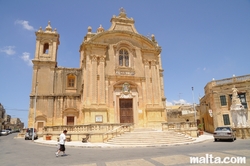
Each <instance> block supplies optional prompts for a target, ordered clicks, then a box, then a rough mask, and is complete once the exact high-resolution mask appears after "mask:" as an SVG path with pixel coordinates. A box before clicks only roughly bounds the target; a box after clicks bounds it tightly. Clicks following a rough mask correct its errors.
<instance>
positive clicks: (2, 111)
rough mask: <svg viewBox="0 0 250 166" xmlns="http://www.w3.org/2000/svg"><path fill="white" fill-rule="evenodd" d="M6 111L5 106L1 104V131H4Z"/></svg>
mask: <svg viewBox="0 0 250 166" xmlns="http://www.w3.org/2000/svg"><path fill="white" fill-rule="evenodd" d="M5 113H6V111H5V109H4V107H3V105H2V104H1V103H0V130H2V129H4V117H5Z"/></svg>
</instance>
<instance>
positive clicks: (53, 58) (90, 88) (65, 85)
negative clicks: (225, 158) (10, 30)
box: [28, 9, 167, 131]
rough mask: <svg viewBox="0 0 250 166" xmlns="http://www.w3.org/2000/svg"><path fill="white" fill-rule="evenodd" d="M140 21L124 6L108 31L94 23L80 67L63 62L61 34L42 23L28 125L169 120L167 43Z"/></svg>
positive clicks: (154, 124)
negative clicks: (142, 31)
mask: <svg viewBox="0 0 250 166" xmlns="http://www.w3.org/2000/svg"><path fill="white" fill-rule="evenodd" d="M134 23H135V21H134V20H133V19H132V18H128V17H127V15H126V12H125V10H123V9H121V10H120V13H119V15H118V16H113V17H112V18H111V26H110V28H109V29H108V30H105V29H104V28H103V27H102V26H100V27H99V28H98V29H97V31H96V32H93V31H92V28H91V27H88V29H87V34H86V35H85V37H84V38H83V42H82V43H79V44H80V50H79V52H80V66H79V68H64V67H58V66H57V56H60V55H57V51H58V49H60V48H59V45H60V35H59V33H58V32H57V30H56V29H54V30H53V29H52V27H51V25H50V22H49V23H48V25H47V27H46V28H45V29H44V30H43V29H42V28H40V29H39V30H38V31H37V32H36V33H35V34H36V49H35V56H34V59H33V60H32V62H33V78H32V90H31V94H30V109H29V120H28V126H29V127H33V125H34V126H35V128H37V129H38V131H39V130H40V131H41V130H42V129H43V127H45V126H66V125H71V126H72V125H84V124H93V123H94V124H95V123H99V124H100V123H103V124H111V123H120V124H122V123H133V124H134V126H136V127H160V126H161V123H162V122H166V119H167V118H166V98H165V96H164V84H163V69H162V65H161V47H160V46H159V45H158V43H157V42H156V40H155V37H154V35H152V36H151V38H148V37H145V36H143V35H140V34H139V33H138V32H137V30H136V28H135V25H134ZM62 35H63V34H62ZM35 99H36V101H35ZM34 119H35V123H34Z"/></svg>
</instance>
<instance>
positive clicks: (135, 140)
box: [106, 128, 195, 146]
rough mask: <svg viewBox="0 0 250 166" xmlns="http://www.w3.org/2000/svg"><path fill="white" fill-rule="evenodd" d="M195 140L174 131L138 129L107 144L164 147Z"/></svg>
mask: <svg viewBox="0 0 250 166" xmlns="http://www.w3.org/2000/svg"><path fill="white" fill-rule="evenodd" d="M194 140H195V139H194V138H192V137H189V136H186V135H184V134H180V133H177V132H174V131H157V130H154V129H145V128H136V129H134V131H132V132H125V133H124V134H122V135H120V136H118V137H115V138H113V139H110V140H108V141H107V142H106V143H107V144H110V145H119V146H162V145H178V144H188V143H192V142H193V141H194Z"/></svg>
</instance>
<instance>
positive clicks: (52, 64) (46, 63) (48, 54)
mask: <svg viewBox="0 0 250 166" xmlns="http://www.w3.org/2000/svg"><path fill="white" fill-rule="evenodd" d="M35 33H36V50H35V57H34V59H33V60H32V62H33V80H32V92H31V95H34V94H35V87H36V84H38V89H37V92H38V94H43V95H51V94H53V93H54V87H53V86H54V85H53V84H54V74H55V68H57V49H58V46H59V44H60V41H59V37H60V35H59V34H58V33H57V31H56V29H54V30H52V27H51V25H50V21H49V22H48V25H47V27H46V28H45V30H43V29H42V28H41V27H40V29H39V30H38V31H37V32H35ZM39 84H40V85H43V86H39Z"/></svg>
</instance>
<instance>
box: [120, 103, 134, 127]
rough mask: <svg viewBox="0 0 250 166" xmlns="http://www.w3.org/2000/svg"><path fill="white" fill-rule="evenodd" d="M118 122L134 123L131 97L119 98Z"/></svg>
mask: <svg viewBox="0 0 250 166" xmlns="http://www.w3.org/2000/svg"><path fill="white" fill-rule="evenodd" d="M120 123H134V119H133V99H120Z"/></svg>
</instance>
